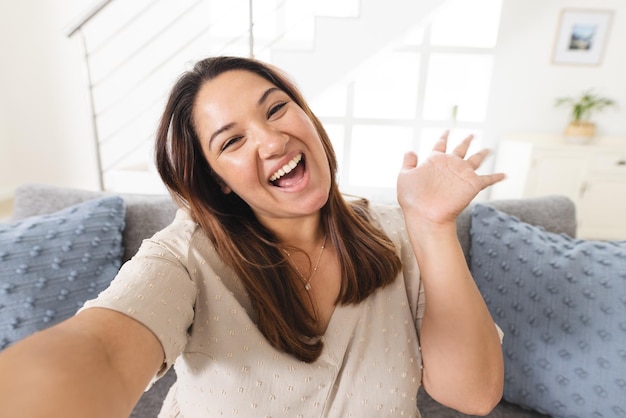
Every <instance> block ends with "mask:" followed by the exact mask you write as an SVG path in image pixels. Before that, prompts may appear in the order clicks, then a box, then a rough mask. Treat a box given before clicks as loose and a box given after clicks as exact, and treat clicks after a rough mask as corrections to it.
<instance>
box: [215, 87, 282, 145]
mask: <svg viewBox="0 0 626 418" xmlns="http://www.w3.org/2000/svg"><path fill="white" fill-rule="evenodd" d="M275 91H281V89H279V88H278V87H270V88H269V89H267V90H265V92H264V93H263V94H262V95H261V97H260V98H259V100H258V101H257V106H261V105H262V104H263V103H265V101H266V100H267V98H268V97H269V95H270V94H272V93H273V92H275ZM235 125H236V124H235V122H231V123H228V124H226V125H224V126H222V127H221V128H219V129H218V130H217V131H215V132H213V134H212V135H211V137H210V138H209V149H210V148H211V143H212V142H213V140H214V139H215V137H216V136H218V135H219V134H221V133H222V132H225V131H227V130H229V129H231V128H233V127H234V126H235Z"/></svg>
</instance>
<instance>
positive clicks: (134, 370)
mask: <svg viewBox="0 0 626 418" xmlns="http://www.w3.org/2000/svg"><path fill="white" fill-rule="evenodd" d="M163 358H164V354H163V349H162V348H161V344H160V342H159V340H158V339H157V338H156V336H155V335H154V334H153V333H152V332H151V331H150V330H148V329H147V328H146V327H145V326H143V325H142V324H140V323H139V322H137V321H135V320H134V319H132V318H130V317H128V316H126V315H123V314H121V313H118V312H115V311H113V310H109V309H103V308H92V309H86V310H84V311H82V312H80V313H79V314H77V315H76V316H74V317H72V318H70V319H68V320H66V321H64V322H62V323H60V324H58V325H55V326H53V327H51V328H49V329H47V330H44V331H41V332H39V333H36V334H34V335H32V336H30V337H28V338H25V339H24V340H22V341H20V342H18V343H16V344H14V345H12V346H11V347H9V348H7V349H5V350H4V351H2V352H1V353H0V393H2V402H0V416H7V417H9V416H11V417H29V418H38V417H46V418H54V417H59V418H73V417H76V418H84V417H90V418H91V417H93V418H96V417H103V418H113V417H128V416H129V415H130V413H131V411H132V409H133V407H134V405H135V404H136V403H137V401H138V400H139V398H140V396H141V394H142V393H143V391H144V390H145V388H146V386H147V384H148V383H149V382H150V379H151V378H152V377H153V376H154V374H155V373H156V372H157V370H158V369H159V367H160V366H161V365H162V363H163Z"/></svg>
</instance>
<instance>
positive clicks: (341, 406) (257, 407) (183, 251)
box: [85, 206, 424, 418]
mask: <svg viewBox="0 0 626 418" xmlns="http://www.w3.org/2000/svg"><path fill="white" fill-rule="evenodd" d="M372 212H373V216H374V218H375V219H376V221H377V222H378V223H379V225H380V226H381V227H382V228H383V229H384V231H385V232H386V233H387V235H388V236H389V237H390V238H391V239H392V240H393V242H394V243H395V245H396V248H397V251H398V254H399V255H400V257H401V259H402V263H403V270H402V271H401V273H400V274H399V276H398V277H397V279H396V280H395V281H394V282H393V283H392V284H391V285H389V286H387V287H385V288H383V289H380V290H378V291H377V292H375V293H374V294H372V295H371V296H369V297H368V298H367V299H366V300H364V301H363V302H362V303H360V304H359V305H356V306H353V305H349V306H337V307H336V309H335V311H334V313H333V316H332V318H331V320H330V324H329V326H328V329H327V331H326V334H325V335H324V337H323V339H324V350H323V353H322V355H321V356H320V357H319V359H318V360H316V361H315V362H314V363H310V364H307V363H305V362H302V361H300V360H298V359H296V358H294V357H293V356H290V355H287V354H285V353H282V352H280V351H277V350H276V349H274V348H273V347H272V346H271V345H270V344H269V343H268V342H267V341H266V340H265V338H264V337H263V335H262V334H261V333H260V332H259V330H258V329H257V327H256V325H255V315H254V312H253V311H252V309H251V305H250V301H249V298H248V296H247V295H246V291H245V290H244V288H243V286H242V284H241V283H240V281H239V280H238V278H237V277H236V276H235V275H234V274H233V273H232V271H231V270H230V269H228V268H227V267H226V266H225V265H224V264H223V262H222V261H221V260H220V258H219V257H218V256H217V254H216V252H215V249H214V247H213V245H212V243H211V242H210V240H209V239H208V238H207V237H206V235H205V234H204V233H203V231H202V230H201V229H200V228H199V226H198V225H197V224H196V223H195V222H193V221H192V220H191V218H190V217H189V216H188V214H187V213H186V212H184V211H183V210H179V211H178V213H177V215H176V218H175V220H174V221H173V222H172V224H171V225H169V226H168V227H166V228H165V229H163V230H162V231H160V232H158V233H157V234H155V235H154V236H153V237H152V238H151V239H149V240H145V241H144V242H143V244H142V246H141V248H140V249H139V251H138V253H137V255H136V256H135V257H134V258H133V259H132V260H130V261H129V262H127V263H126V264H125V265H124V266H123V267H122V269H121V270H120V272H119V274H118V276H117V277H116V278H115V280H114V281H113V282H112V284H111V286H110V287H109V288H108V289H106V290H105V291H104V292H102V293H101V294H100V295H99V296H98V297H97V299H95V300H92V301H89V302H87V303H86V304H85V307H86V308H88V307H96V306H97V307H106V308H110V309H114V310H117V311H120V312H123V313H125V314H127V315H129V316H131V317H133V318H135V319H136V320H138V321H140V322H142V323H143V324H144V325H145V326H147V327H148V328H149V329H151V330H152V331H153V332H154V334H155V335H157V337H158V338H159V340H160V341H161V344H162V345H163V349H164V352H165V363H164V367H163V368H162V369H161V370H160V371H159V373H158V374H157V376H155V379H158V378H159V377H160V376H162V375H163V374H164V373H165V371H166V370H167V369H168V368H169V367H170V366H171V365H174V367H175V369H176V374H177V381H176V383H175V384H174V386H173V387H172V388H171V389H170V392H169V394H168V396H167V399H166V401H165V403H164V405H163V408H162V410H161V414H160V415H159V416H160V417H178V418H183V417H184V418H206V417H213V416H239V417H360V418H366V417H398V416H404V417H419V416H420V415H419V412H418V410H417V406H416V394H417V390H418V388H419V386H420V384H421V378H422V370H421V369H422V358H421V355H420V346H419V328H420V322H421V317H422V314H423V308H424V296H423V290H422V288H421V286H420V275H419V269H418V267H417V264H416V261H415V258H414V256H413V252H412V250H411V247H410V244H409V241H408V238H407V235H406V233H405V227H404V221H403V218H402V214H401V212H400V209H399V208H397V207H387V206H376V207H373V208H372Z"/></svg>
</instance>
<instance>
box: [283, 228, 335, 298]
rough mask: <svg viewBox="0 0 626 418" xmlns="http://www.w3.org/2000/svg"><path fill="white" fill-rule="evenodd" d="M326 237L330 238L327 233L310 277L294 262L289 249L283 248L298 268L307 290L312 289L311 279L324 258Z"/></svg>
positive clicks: (292, 263)
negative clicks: (306, 277)
mask: <svg viewBox="0 0 626 418" xmlns="http://www.w3.org/2000/svg"><path fill="white" fill-rule="evenodd" d="M326 238H328V236H327V235H325V236H324V242H322V249H321V250H320V254H319V255H318V256H317V262H316V263H315V267H313V271H311V275H310V276H309V278H308V279H305V278H304V274H302V272H300V269H299V268H298V266H297V265H296V263H294V261H293V259H292V258H291V254H289V251H287V250H283V251H285V254H287V257H288V258H289V261H291V265H293V268H295V269H296V272H297V273H298V276H300V278H301V279H302V281H303V282H304V290H306V291H307V292H308V291H310V290H311V280H313V276H314V275H315V272H316V271H317V267H318V266H319V265H320V260H321V259H322V254H323V253H324V248H326Z"/></svg>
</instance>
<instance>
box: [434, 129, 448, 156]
mask: <svg viewBox="0 0 626 418" xmlns="http://www.w3.org/2000/svg"><path fill="white" fill-rule="evenodd" d="M448 135H450V131H444V133H443V134H442V135H441V136H440V137H439V139H438V140H437V142H435V145H434V146H433V151H436V152H442V153H444V154H445V152H446V148H447V147H448Z"/></svg>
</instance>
